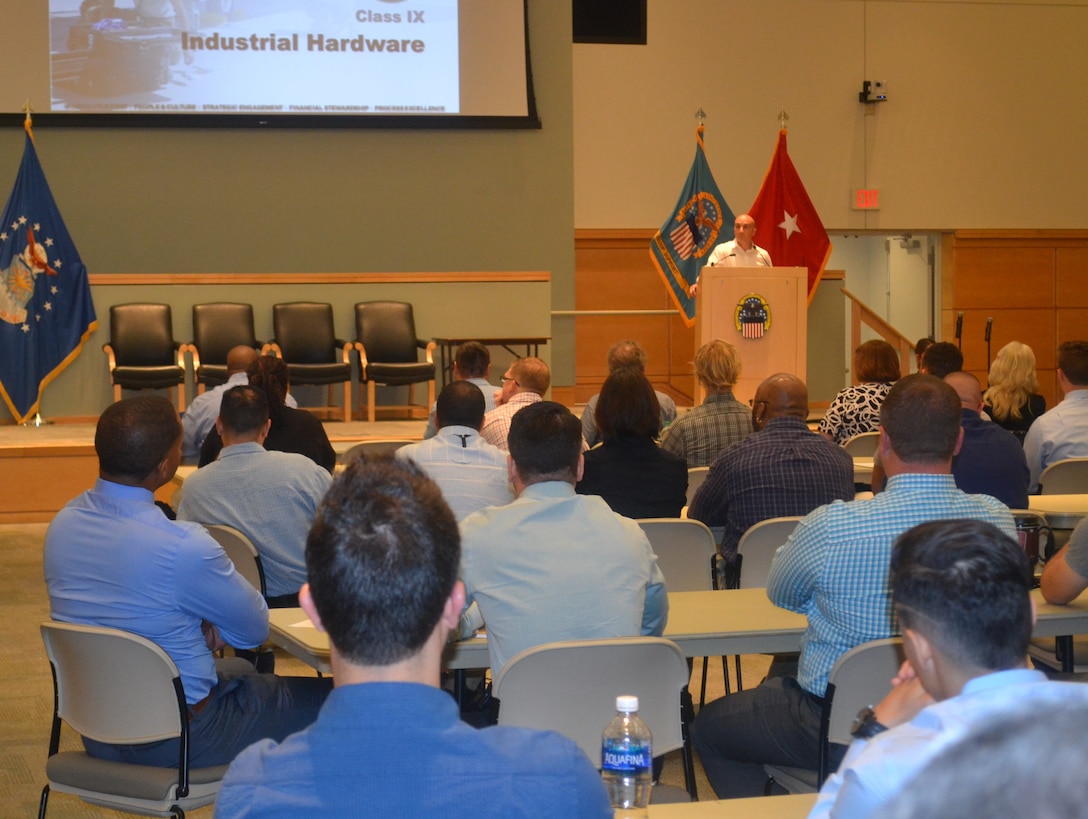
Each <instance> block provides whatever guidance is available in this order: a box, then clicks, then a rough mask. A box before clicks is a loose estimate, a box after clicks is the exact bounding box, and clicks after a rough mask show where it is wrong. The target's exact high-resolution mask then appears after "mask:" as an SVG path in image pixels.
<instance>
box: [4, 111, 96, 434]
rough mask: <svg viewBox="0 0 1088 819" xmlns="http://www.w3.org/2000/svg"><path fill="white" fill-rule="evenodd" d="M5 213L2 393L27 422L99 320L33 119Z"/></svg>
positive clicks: (20, 419)
mask: <svg viewBox="0 0 1088 819" xmlns="http://www.w3.org/2000/svg"><path fill="white" fill-rule="evenodd" d="M0 220H2V221H0V397H3V399H4V403H5V404H7V407H8V409H9V410H11V414H12V415H13V416H15V422H16V423H20V424H21V423H22V422H23V421H25V420H26V419H27V418H29V417H30V416H31V415H33V414H34V413H36V412H37V411H38V406H39V405H40V403H41V399H42V390H44V389H45V385H46V384H48V383H49V382H50V381H52V380H53V379H54V378H56V377H57V376H58V375H59V374H60V372H61V371H62V370H63V369H64V368H65V367H67V366H68V365H69V364H70V363H71V362H72V361H73V360H74V359H75V357H76V356H77V355H79V351H80V349H82V347H83V343H84V342H85V341H86V340H87V339H88V338H89V337H90V335H91V333H92V332H93V331H94V329H95V327H97V322H96V321H95V314H94V305H93V304H92V303H91V288H90V285H89V284H88V282H87V268H85V267H84V266H83V262H82V261H81V260H80V258H79V253H78V252H77V251H76V247H75V245H74V244H73V243H72V238H71V237H70V236H69V235H68V230H67V228H65V226H64V221H63V220H62V219H61V217H60V211H59V210H57V205H56V203H55V202H54V201H53V194H52V193H51V192H50V190H49V184H48V183H47V182H46V181H45V174H44V173H43V172H42V166H41V165H40V164H39V163H38V154H37V153H36V152H35V150H34V136H33V134H32V133H31V131H30V122H29V120H28V121H27V124H26V147H25V148H24V150H23V162H22V165H21V166H20V167H19V175H18V176H17V177H16V179H15V187H14V189H13V190H12V192H11V198H10V199H8V204H7V207H5V208H4V211H3V216H2V217H0Z"/></svg>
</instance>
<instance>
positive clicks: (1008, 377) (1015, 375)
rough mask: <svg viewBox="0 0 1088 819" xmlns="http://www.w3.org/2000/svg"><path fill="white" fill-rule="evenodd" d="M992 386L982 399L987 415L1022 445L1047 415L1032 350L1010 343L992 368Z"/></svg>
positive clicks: (1016, 342)
mask: <svg viewBox="0 0 1088 819" xmlns="http://www.w3.org/2000/svg"><path fill="white" fill-rule="evenodd" d="M989 382H990V386H989V387H988V388H987V390H986V392H985V393H984V394H983V396H982V400H983V402H984V404H985V407H984V409H985V410H986V413H987V414H988V415H989V416H990V418H991V419H992V420H993V421H994V422H995V423H997V424H999V425H1001V426H1003V427H1004V428H1005V429H1007V430H1008V431H1009V432H1011V433H1012V434H1013V435H1015V436H1016V437H1017V438H1019V439H1020V441H1021V442H1023V440H1024V436H1025V435H1027V432H1028V428H1029V427H1030V426H1031V424H1032V422H1033V421H1034V420H1035V419H1036V418H1038V417H1039V416H1040V415H1042V414H1043V413H1044V412H1046V399H1045V398H1043V396H1042V395H1040V394H1039V380H1038V378H1036V375H1035V353H1034V352H1033V351H1032V349H1031V347H1029V346H1028V345H1027V344H1023V343H1022V342H1019V341H1010V342H1009V343H1008V344H1006V345H1005V346H1004V347H1002V348H1001V349H1000V350H998V351H997V357H996V358H995V359H994V363H993V364H991V365H990V378H989Z"/></svg>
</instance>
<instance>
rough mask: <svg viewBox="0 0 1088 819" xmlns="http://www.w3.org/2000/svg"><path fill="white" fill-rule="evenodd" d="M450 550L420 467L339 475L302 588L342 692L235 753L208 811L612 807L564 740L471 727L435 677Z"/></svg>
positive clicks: (595, 812) (455, 609)
mask: <svg viewBox="0 0 1088 819" xmlns="http://www.w3.org/2000/svg"><path fill="white" fill-rule="evenodd" d="M468 386H472V385H468ZM472 388H473V389H477V388H476V387H472ZM459 555H460V537H459V535H458V532H457V523H456V521H455V520H454V518H453V515H452V513H451V512H450V510H449V507H448V506H446V504H445V503H444V502H443V500H442V495H441V493H440V492H439V489H438V487H437V486H436V485H435V484H434V483H433V482H432V481H430V480H429V479H427V478H426V477H425V476H424V475H423V473H422V472H421V471H420V470H419V469H418V468H417V467H415V466H413V465H412V464H409V463H401V462H396V461H392V460H388V459H379V460H376V461H370V460H363V459H361V460H357V461H355V462H353V463H352V464H351V465H350V466H349V467H348V468H347V470H346V471H345V473H344V474H343V475H341V476H340V477H339V478H337V480H336V482H335V484H334V485H333V487H332V489H331V490H330V491H329V494H328V496H327V497H326V498H325V500H324V502H323V503H322V505H321V510H320V512H319V514H318V518H317V521H316V522H315V524H314V528H313V531H312V532H311V533H310V538H309V540H308V542H307V544H306V565H307V568H308V572H309V578H310V582H309V583H308V584H307V585H306V586H303V589H302V592H301V595H300V596H301V602H302V607H303V609H304V610H305V611H306V613H307V615H309V617H310V619H311V620H312V621H313V622H314V625H315V626H316V627H317V628H319V629H320V630H322V631H325V632H327V633H328V635H329V655H330V656H329V660H330V663H331V665H332V671H333V678H334V679H335V681H336V688H335V690H334V691H333V692H332V694H331V695H330V696H329V699H328V701H327V702H326V703H325V706H324V707H323V708H322V709H321V714H320V715H319V716H318V718H317V721H316V722H315V723H314V724H313V725H312V726H310V727H309V728H307V729H306V730H304V731H301V732H299V733H297V734H295V735H294V736H291V737H289V738H287V739H286V740H284V741H282V742H280V744H279V745H277V744H275V743H273V742H267V741H266V742H261V743H258V744H256V745H254V746H252V747H250V748H248V749H247V750H246V751H245V752H243V753H242V754H241V755H240V756H239V757H238V758H237V759H236V760H235V761H234V764H232V765H231V767H230V770H229V771H228V772H227V776H226V778H225V779H224V781H223V787H222V790H221V791H220V792H219V798H218V801H217V804H216V810H215V815H216V816H217V817H223V819H228V817H229V819H236V818H237V817H246V816H253V817H258V816H259V817H261V818H262V819H273V818H274V817H283V819H295V818H296V817H299V816H317V815H321V816H344V815H351V816H361V817H382V819H385V817H393V816H449V817H477V816H504V817H506V816H514V817H537V816H570V817H600V819H606V818H607V817H611V816H612V811H611V809H610V808H609V804H608V796H607V794H606V792H605V789H604V786H603V784H602V783H601V780H600V777H599V776H598V775H597V771H596V769H595V766H594V765H593V764H592V763H591V762H590V761H589V760H588V759H586V757H585V755H584V754H583V753H582V752H581V751H580V750H579V749H578V747H577V746H576V745H575V744H574V743H573V742H571V741H570V740H568V739H565V738H563V737H561V736H559V735H558V734H555V733H551V732H542V731H532V730H528V729H525V728H511V727H505V726H504V727H492V728H485V729H483V730H476V729H474V728H472V727H470V726H469V725H467V724H466V723H464V722H462V721H461V720H460V718H459V715H458V713H457V705H456V703H455V702H454V701H453V700H452V699H451V698H450V696H449V695H448V694H447V693H446V692H444V691H442V690H441V689H440V688H439V687H438V682H439V675H440V673H441V665H442V651H443V649H444V648H445V646H446V642H447V639H448V637H449V635H450V634H451V633H455V629H456V627H457V619H458V615H459V614H460V611H461V606H462V603H463V602H464V599H465V590H464V587H463V586H462V585H461V583H460V582H459V581H458V580H457V565H458V558H459Z"/></svg>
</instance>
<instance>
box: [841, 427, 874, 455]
mask: <svg viewBox="0 0 1088 819" xmlns="http://www.w3.org/2000/svg"><path fill="white" fill-rule="evenodd" d="M879 445H880V433H879V432H861V433H859V434H857V435H854V436H853V437H851V438H848V439H847V440H846V442H845V443H844V444H843V445H842V448H843V449H845V450H846V453H847V454H848V455H849V456H850V457H851V458H872V457H873V456H874V455H875V454H876V448H877V446H879Z"/></svg>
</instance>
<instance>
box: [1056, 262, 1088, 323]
mask: <svg viewBox="0 0 1088 819" xmlns="http://www.w3.org/2000/svg"><path fill="white" fill-rule="evenodd" d="M1056 289H1057V297H1058V304H1059V306H1061V307H1088V248H1072V247H1062V248H1058V272H1057V288H1056ZM1085 337H1088V330H1082V331H1081V335H1080V338H1085Z"/></svg>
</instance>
